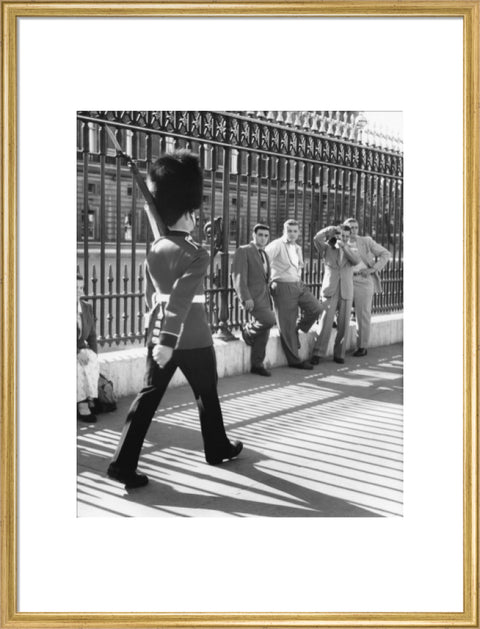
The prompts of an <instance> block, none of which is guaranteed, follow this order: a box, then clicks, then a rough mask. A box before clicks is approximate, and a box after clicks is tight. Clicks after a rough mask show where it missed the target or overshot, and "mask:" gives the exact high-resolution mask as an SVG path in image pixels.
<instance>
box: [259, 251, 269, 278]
mask: <svg viewBox="0 0 480 629" xmlns="http://www.w3.org/2000/svg"><path fill="white" fill-rule="evenodd" d="M258 253H259V254H260V258H261V259H262V264H263V270H264V273H265V275H267V273H268V264H267V256H266V254H265V251H263V249H259V250H258Z"/></svg>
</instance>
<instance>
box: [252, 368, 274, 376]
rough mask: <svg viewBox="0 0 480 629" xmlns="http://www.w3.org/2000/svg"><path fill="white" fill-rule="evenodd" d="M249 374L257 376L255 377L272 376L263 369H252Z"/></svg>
mask: <svg viewBox="0 0 480 629" xmlns="http://www.w3.org/2000/svg"><path fill="white" fill-rule="evenodd" d="M250 373H254V374H257V376H271V375H272V374H271V373H270V372H269V371H267V370H266V369H265V367H252V368H251V369H250Z"/></svg>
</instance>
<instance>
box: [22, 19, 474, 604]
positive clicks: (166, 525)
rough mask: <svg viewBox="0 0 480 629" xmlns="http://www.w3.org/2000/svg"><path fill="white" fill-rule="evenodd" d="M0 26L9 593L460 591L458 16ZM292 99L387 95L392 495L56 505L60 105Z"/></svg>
mask: <svg viewBox="0 0 480 629" xmlns="http://www.w3.org/2000/svg"><path fill="white" fill-rule="evenodd" d="M266 21H268V22H269V24H268V27H267V25H266ZM18 33H19V96H20V98H19V212H18V220H19V223H18V225H19V231H18V233H19V242H20V245H19V275H18V283H19V340H20V343H19V415H18V418H19V419H18V426H19V479H20V483H19V501H18V505H19V561H18V574H19V611H21V612H26V611H32V612H33V611H52V612H54V611H55V612H60V611H65V612H73V611H75V612H79V611H85V612H96V611H98V612H102V611H104V610H109V611H110V612H117V611H118V612H157V611H160V612H163V611H170V612H174V611H178V610H181V611H184V612H190V611H192V612H193V611H195V612H213V611H215V612H233V611H239V610H241V611H245V612H248V611H253V612H262V611H264V612H277V611H278V612H295V611H302V612H306V611H312V612H322V611H325V612H328V611H334V612H348V611H355V612H374V611H379V612H381V611H399V612H401V611H405V612H416V611H429V612H430V611H461V610H462V605H463V598H462V596H463V595H462V577H463V572H462V329H463V327H462V281H461V277H462V51H463V44H462V21H461V20H460V19H455V18H451V19H447V18H444V19H442V20H439V19H435V18H433V19H426V18H409V19H406V18H405V19H401V20H399V19H394V18H375V19H359V18H292V17H285V18H281V19H276V18H253V17H249V18H243V19H237V18H206V17H203V18H202V19H201V20H199V19H197V18H160V19H152V18H149V19H135V20H133V19H121V20H115V19H108V18H107V19H98V18H89V19H75V20H72V19H68V18H67V19H59V18H55V19H50V18H41V19H35V18H28V19H20V20H19V30H18ZM425 41H428V46H425ZM406 42H408V46H407V45H406ZM427 77H428V80H427ZM314 106H315V107H316V108H317V109H327V110H328V109H331V110H337V109H343V110H345V109H357V110H358V109H361V110H402V111H403V112H404V140H405V182H406V186H405V230H406V239H405V259H406V271H405V313H406V314H405V365H406V369H405V391H406V394H405V436H406V440H405V464H406V465H405V469H406V472H405V494H404V497H405V515H404V517H403V518H386V519H381V518H372V519H364V518H362V519H353V518H352V519H313V520H303V519H268V520H263V519H261V520H259V519H254V518H250V519H241V520H238V521H236V520H234V519H228V520H227V519H223V518H218V519H202V518H195V519H180V518H178V519H177V518H175V519H173V518H172V519H168V520H167V519H159V518H155V519H128V520H121V519H117V518H106V519H103V518H98V519H86V518H83V519H77V518H76V514H75V495H76V489H75V426H74V420H73V419H72V413H71V412H70V410H69V409H70V408H71V400H72V399H74V397H75V393H74V361H73V360H72V358H71V352H70V350H69V348H68V347H67V345H68V344H67V343H64V342H62V341H59V340H58V339H68V338H70V336H71V332H70V327H71V320H72V318H71V313H70V304H72V303H74V299H75V298H74V282H72V281H71V277H72V274H73V273H74V272H75V268H76V259H75V254H76V247H75V238H76V234H75V202H76V201H75V200H76V155H75V146H76V137H75V134H76V128H75V112H76V111H77V110H83V109H101V110H103V109H118V108H121V109H126V110H128V109H217V110H249V109H258V108H260V107H262V109H270V108H271V109H281V110H296V109H299V110H302V109H313V107H314ZM445 306H447V309H448V338H446V334H445V333H446V330H445V310H444V307H445ZM39 330H42V331H43V334H42V335H40V341H41V343H40V344H39ZM42 336H43V339H42ZM60 382H61V386H59V384H60ZM53 402H54V408H53V409H52V406H51V404H52V403H53ZM60 409H62V410H60ZM62 411H63V412H62ZM40 470H41V474H40V476H39V471H40ZM232 555H233V556H234V555H237V556H238V561H236V562H235V567H234V568H233V567H232V562H231V557H232ZM132 582H133V583H134V586H133V587H132Z"/></svg>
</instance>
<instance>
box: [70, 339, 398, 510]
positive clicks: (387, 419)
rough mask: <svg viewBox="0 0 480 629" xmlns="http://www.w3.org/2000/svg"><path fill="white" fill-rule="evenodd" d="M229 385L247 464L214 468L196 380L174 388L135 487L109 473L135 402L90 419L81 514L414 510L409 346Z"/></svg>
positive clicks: (82, 437)
mask: <svg viewBox="0 0 480 629" xmlns="http://www.w3.org/2000/svg"><path fill="white" fill-rule="evenodd" d="M272 373H273V375H272V377H271V378H263V377H260V376H254V375H251V374H243V375H241V376H232V377H229V378H223V379H222V380H220V381H219V394H220V397H221V403H222V409H223V413H224V421H225V425H226V428H227V433H228V435H229V436H230V437H231V438H232V439H235V438H236V439H241V440H242V441H243V443H244V450H243V452H242V453H241V455H240V457H239V458H238V459H234V460H233V461H228V462H225V463H224V464H223V465H221V466H209V465H207V464H206V463H205V461H204V458H203V450H202V443H201V436H200V427H199V421H198V414H197V407H196V404H195V402H194V400H193V394H192V392H191V390H190V388H189V387H179V388H176V389H171V390H169V391H167V393H166V395H165V397H164V400H163V402H162V404H161V406H160V407H159V409H158V411H157V413H156V415H155V417H154V419H153V422H152V425H151V427H150V430H149V432H148V434H147V440H146V441H145V444H144V448H143V450H142V455H141V458H140V464H139V470H141V471H143V472H145V473H146V474H147V475H148V476H149V478H150V483H149V484H148V485H147V486H146V487H143V488H140V489H135V490H130V491H126V490H125V489H124V487H123V485H120V484H119V483H117V482H115V481H112V480H110V479H108V478H107V477H106V474H105V470H106V468H107V466H108V463H109V459H110V458H111V456H112V454H113V452H114V450H115V447H116V444H117V442H118V438H119V434H120V431H121V429H122V426H123V423H124V420H125V416H126V412H127V409H128V406H129V404H130V402H131V400H132V399H133V398H132V397H129V398H123V399H122V400H120V402H119V405H118V410H117V411H116V412H115V413H110V414H105V415H100V416H99V420H98V423H97V424H93V425H88V424H82V423H81V422H77V424H78V455H77V464H78V494H77V498H78V503H77V504H78V507H77V513H78V516H80V517H84V516H88V517H92V516H93V517H95V516H100V517H106V516H112V517H113V516H127V517H138V516H140V517H160V516H163V517H168V516H180V517H193V516H204V517H205V516H207V517H210V516H229V517H233V516H236V517H246V516H269V517H380V516H401V515H402V509H403V494H402V477H403V471H402V470H403V347H402V345H401V344H396V345H390V346H387V347H385V346H384V347H378V348H371V349H369V352H368V355H367V356H366V357H364V358H355V357H353V356H351V355H347V357H346V362H345V365H337V364H336V363H334V362H333V361H332V360H331V359H326V360H325V361H323V362H321V363H320V365H318V366H317V367H315V369H314V371H299V370H295V369H290V368H288V367H280V368H277V369H274V370H273V372H272Z"/></svg>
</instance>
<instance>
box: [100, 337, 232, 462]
mask: <svg viewBox="0 0 480 629" xmlns="http://www.w3.org/2000/svg"><path fill="white" fill-rule="evenodd" d="M177 367H179V368H180V369H181V371H182V372H183V374H184V375H185V378H186V379H187V381H188V383H189V385H190V386H191V387H192V390H193V393H194V395H195V399H196V401H197V406H198V411H199V415H200V426H201V430H202V437H203V446H204V450H205V458H206V459H207V460H209V459H216V458H218V457H221V456H222V455H223V456H226V454H227V453H228V452H229V450H230V448H231V444H230V442H229V440H228V438H227V435H226V434H225V428H224V425H223V418H222V410H221V408H220V402H219V400H218V394H217V379H218V378H217V367H216V358H215V351H214V349H213V347H203V348H200V349H197V348H196V349H182V350H174V352H173V355H172V358H171V360H170V361H169V362H168V363H167V364H166V365H165V367H164V368H163V369H160V367H159V366H158V365H157V363H156V362H155V361H154V360H153V357H152V347H149V348H148V355H147V369H146V373H145V386H144V388H143V389H142V390H141V391H140V393H139V394H138V395H137V397H136V398H135V400H134V401H133V403H132V405H131V407H130V410H129V412H128V415H127V420H126V422H125V426H124V428H123V431H122V436H121V439H120V442H119V444H118V447H117V451H116V452H115V456H114V457H113V460H112V464H114V465H115V466H117V467H118V468H119V469H121V470H122V472H125V473H127V472H130V471H135V469H136V468H137V464H138V459H139V457H140V450H141V449H142V445H143V441H144V439H145V436H146V434H147V431H148V428H149V426H150V423H151V421H152V417H153V415H154V414H155V411H156V410H157V407H158V405H159V404H160V402H161V400H162V397H163V395H164V393H165V391H166V389H167V386H168V383H169V382H170V380H171V379H172V376H173V374H174V373H175V371H176V369H177Z"/></svg>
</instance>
